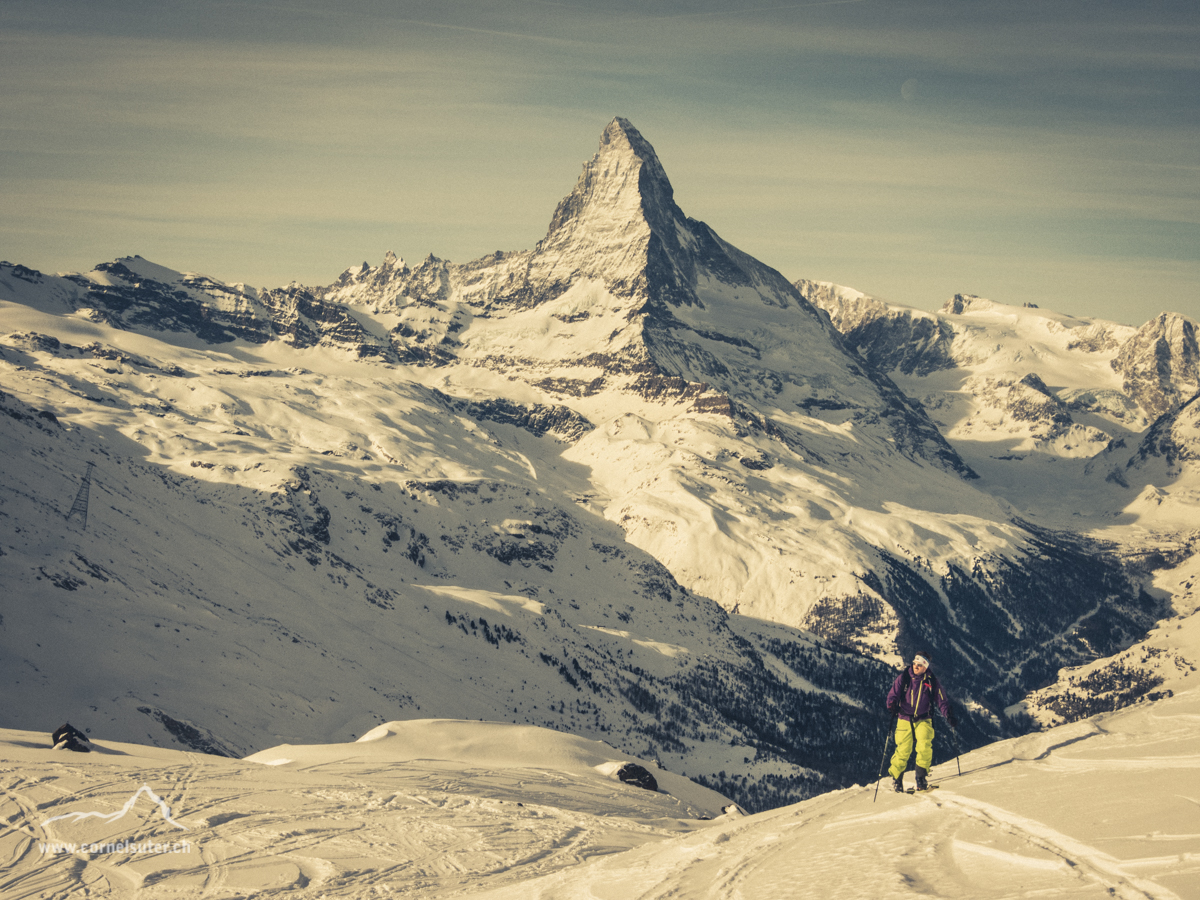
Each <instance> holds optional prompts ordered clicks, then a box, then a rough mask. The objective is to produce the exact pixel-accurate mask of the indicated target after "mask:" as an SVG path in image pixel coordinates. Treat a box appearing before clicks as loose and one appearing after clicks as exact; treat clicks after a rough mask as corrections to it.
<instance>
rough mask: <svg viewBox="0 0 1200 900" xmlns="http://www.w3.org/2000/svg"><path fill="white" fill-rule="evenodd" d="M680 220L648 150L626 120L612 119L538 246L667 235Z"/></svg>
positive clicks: (664, 175)
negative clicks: (583, 239)
mask: <svg viewBox="0 0 1200 900" xmlns="http://www.w3.org/2000/svg"><path fill="white" fill-rule="evenodd" d="M682 219H683V214H682V213H681V212H680V211H679V208H678V207H677V206H676V205H675V200H674V189H673V188H672V187H671V182H670V180H669V179H668V178H667V173H666V171H665V170H664V169H663V166H662V163H661V162H659V159H658V155H657V154H656V153H655V152H654V148H653V147H652V146H650V142H649V141H647V140H646V139H645V138H644V137H642V135H641V133H640V132H639V131H638V130H637V129H636V128H634V127H633V125H632V124H631V123H630V122H629V121H627V120H626V119H621V118H616V119H613V120H612V122H610V123H609V125H608V127H607V128H605V129H604V133H603V134H602V135H601V136H600V147H599V149H598V150H597V151H596V155H595V156H593V157H592V159H591V160H590V161H589V162H588V163H586V164H585V165H584V167H583V172H582V173H581V174H580V176H579V180H578V182H576V184H575V188H574V190H572V191H571V193H570V194H568V195H567V196H566V197H564V198H563V199H562V202H560V203H559V204H558V207H557V208H556V209H555V210H554V215H553V216H552V217H551V219H550V228H549V230H548V232H547V235H546V239H545V240H544V241H543V242H542V244H541V245H540V248H541V249H543V250H547V251H548V250H552V249H558V248H560V247H562V246H564V245H565V244H568V243H574V242H576V241H578V240H579V239H580V238H581V237H582V236H584V235H587V236H588V237H590V238H591V239H593V240H596V239H600V240H603V241H604V243H609V242H610V241H611V240H613V239H615V240H618V241H621V240H626V239H628V238H630V237H632V236H633V234H632V231H643V230H646V229H648V230H649V231H655V232H659V233H660V234H662V233H672V232H673V231H674V227H673V223H674V222H675V221H676V220H682ZM631 229H632V231H631ZM645 237H646V238H648V237H649V235H648V234H646V235H645ZM605 238H607V240H604V239H605Z"/></svg>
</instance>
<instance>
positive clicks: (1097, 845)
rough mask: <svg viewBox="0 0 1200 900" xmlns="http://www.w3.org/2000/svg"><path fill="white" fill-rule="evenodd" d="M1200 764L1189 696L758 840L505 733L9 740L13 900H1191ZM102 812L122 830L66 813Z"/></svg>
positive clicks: (743, 821) (664, 787) (539, 741)
mask: <svg viewBox="0 0 1200 900" xmlns="http://www.w3.org/2000/svg"><path fill="white" fill-rule="evenodd" d="M938 740H939V744H940V745H941V747H942V748H943V749H945V747H946V745H947V744H949V743H950V742H949V740H948V735H941V736H940V737H939V739H938ZM1198 747H1200V691H1197V690H1189V691H1187V692H1186V693H1181V694H1178V695H1176V696H1175V697H1172V698H1170V699H1167V700H1162V701H1159V702H1156V703H1153V704H1141V705H1139V706H1137V707H1135V708H1131V709H1127V710H1122V711H1120V712H1117V713H1112V714H1107V715H1103V716H1098V717H1095V718H1093V719H1089V720H1086V721H1081V722H1076V723H1073V724H1071V725H1066V726H1061V727H1058V728H1055V729H1052V730H1050V731H1047V732H1044V733H1040V734H1034V735H1029V736H1026V737H1022V738H1017V739H1013V740H1008V741H1003V742H999V743H995V744H992V745H990V746H988V747H985V748H983V749H980V750H976V751H974V752H972V753H969V754H966V755H964V756H962V757H961V759H959V760H957V761H954V760H950V761H947V762H944V763H942V764H941V765H938V766H936V767H935V769H934V771H933V781H934V782H935V783H936V784H938V786H939V790H937V791H935V792H934V793H932V794H928V795H918V796H909V795H897V794H895V793H892V792H890V791H889V790H887V788H886V785H885V786H884V788H883V789H881V790H880V791H879V792H878V795H877V796H876V792H875V788H874V786H873V784H866V785H859V786H855V787H852V788H847V789H845V790H839V791H834V792H832V793H829V794H826V795H823V796H821V797H817V798H814V799H812V800H808V801H805V802H803V803H800V804H797V805H795V806H789V807H785V808H781V809H777V810H773V811H770V812H766V813H760V814H757V815H753V816H744V815H740V814H739V812H738V811H737V810H736V808H733V809H731V810H730V811H729V812H727V813H725V814H722V807H723V806H724V805H725V801H724V799H723V798H721V797H720V796H719V795H716V794H713V793H712V792H709V791H706V790H705V789H703V788H699V787H697V786H695V785H692V784H690V783H688V782H687V781H686V780H685V779H682V778H679V777H677V776H675V777H672V776H670V775H669V774H665V773H659V774H660V776H661V779H660V791H665V793H652V792H650V791H646V790H643V789H640V788H636V787H633V786H630V785H626V784H622V783H620V782H618V781H616V780H615V779H614V777H613V775H612V773H613V772H614V771H615V769H616V768H617V767H618V766H619V765H621V764H622V763H624V762H626V761H629V757H626V756H623V755H622V754H620V753H617V752H615V751H613V750H612V748H609V747H607V746H606V745H604V744H601V743H598V742H593V741H585V740H582V739H579V738H575V737H571V736H567V735H562V734H558V733H555V732H550V731H547V730H545V729H533V728H525V727H518V726H509V725H501V724H496V723H480V722H450V721H417V722H406V723H389V724H388V725H385V726H381V727H380V728H378V729H376V730H375V731H373V732H371V733H369V734H367V735H364V737H363V738H362V739H361V740H360V741H359V742H356V743H351V744H335V745H325V746H286V745H285V746H281V747H277V748H273V749H271V750H267V751H263V752H260V753H258V754H256V755H255V756H253V757H251V758H249V759H246V760H230V759H219V758H214V757H210V756H202V755H198V754H194V753H183V752H179V751H169V750H156V749H153V748H148V747H141V746H136V745H130V744H111V743H107V742H104V741H99V742H97V750H96V751H94V752H92V753H90V754H76V753H70V752H68V751H58V752H54V751H51V750H50V749H49V748H48V740H47V737H46V736H45V735H43V734H38V733H32V732H21V731H11V730H6V731H0V778H2V779H3V788H4V796H3V799H2V800H0V814H2V815H3V816H4V820H5V822H6V824H7V829H6V831H5V832H4V834H3V836H2V837H0V860H2V868H0V892H2V893H3V896H4V897H5V898H6V900H25V898H35V897H48V896H63V897H67V896H76V895H79V896H83V895H85V894H86V896H90V897H130V898H132V897H150V898H167V897H171V898H181V900H183V898H193V897H194V898H231V900H232V898H235V897H236V898H240V897H249V896H272V897H281V898H297V900H298V898H313V900H315V898H321V897H327V898H337V897H354V898H360V897H368V896H370V897H376V896H398V895H403V896H419V897H429V898H443V897H465V896H470V897H489V898H497V900H499V898H514V900H517V898H519V900H536V898H545V900H596V898H622V900H637V898H646V900H650V898H663V897H674V898H679V900H692V898H697V900H698V898H712V900H728V898H738V897H744V898H763V897H771V898H789V897H796V898H802V897H829V898H834V897H854V898H859V897H888V898H898V897H928V896H946V897H955V898H962V900H974V898H980V900H982V898H1018V897H1079V898H1087V897H1096V898H1109V897H1120V898H1129V900H1132V898H1151V900H1172V898H1184V900H1187V898H1198V897H1200V829H1198V828H1197V827H1196V822H1197V820H1198V818H1197V816H1198V813H1197V809H1198V807H1200V788H1198V785H1200V777H1198V776H1200V750H1198V749H1197V748H1198ZM960 768H961V776H960V775H959V771H960ZM144 788H148V789H149V791H148V792H143V796H142V799H140V800H139V801H138V802H136V803H135V804H134V806H133V808H132V809H131V811H130V812H129V813H127V814H126V815H124V816H123V817H120V818H112V814H114V813H118V812H119V811H120V810H121V809H122V808H123V807H124V806H125V805H126V804H127V803H128V802H129V801H130V799H131V798H133V797H134V796H135V795H136V794H137V792H139V791H140V790H143V789H144ZM150 792H152V793H153V795H154V797H157V798H159V799H160V800H161V804H156V803H154V802H151V799H150V798H149V793H150ZM167 810H169V815H170V819H169V820H168V819H167V817H166V813H167ZM90 812H99V813H103V814H107V815H109V816H110V818H109V819H99V818H90V819H84V818H80V817H73V818H72V817H70V815H69V814H70V813H90ZM702 816H711V817H712V818H709V819H705V818H701V817H702ZM62 817H65V818H62ZM50 819H56V820H57V821H54V822H51V823H50V824H49V825H47V824H46V822H47V821H48V820H50ZM85 844H86V845H87V846H83V845H85ZM93 845H94V846H93Z"/></svg>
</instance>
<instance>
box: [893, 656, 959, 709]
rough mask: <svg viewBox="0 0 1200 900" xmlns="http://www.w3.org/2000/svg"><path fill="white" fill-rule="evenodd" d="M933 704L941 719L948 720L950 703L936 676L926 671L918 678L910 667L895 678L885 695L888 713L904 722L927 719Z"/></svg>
mask: <svg viewBox="0 0 1200 900" xmlns="http://www.w3.org/2000/svg"><path fill="white" fill-rule="evenodd" d="M934 704H937V708H938V712H940V713H941V714H942V717H943V718H944V719H946V720H949V719H950V701H949V699H947V697H946V692H945V691H943V690H942V685H941V683H940V682H939V681H938V680H937V676H936V675H934V674H933V673H932V672H929V671H928V670H927V671H926V672H925V674H924V675H922V676H921V677H919V678H918V677H917V676H916V674H915V673H914V672H913V670H912V668H911V667H910V668H908V669H905V670H904V671H903V672H901V673H900V674H899V675H898V676H897V677H896V681H895V683H894V684H893V685H892V689H891V690H890V691H888V695H887V708H888V712H894V713H896V714H898V715H899V717H900V718H901V719H904V720H905V721H906V722H911V721H913V720H915V719H927V718H929V716H930V714H931V713H932V712H933V706H934Z"/></svg>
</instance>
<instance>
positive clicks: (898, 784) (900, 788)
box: [892, 772, 904, 794]
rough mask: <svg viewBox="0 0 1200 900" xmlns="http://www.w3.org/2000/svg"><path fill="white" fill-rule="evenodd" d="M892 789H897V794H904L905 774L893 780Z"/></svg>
mask: <svg viewBox="0 0 1200 900" xmlns="http://www.w3.org/2000/svg"><path fill="white" fill-rule="evenodd" d="M892 787H893V788H894V789H895V791H896V793H897V794H903V793H904V773H903V772H901V773H900V775H899V776H898V777H896V778H893V779H892Z"/></svg>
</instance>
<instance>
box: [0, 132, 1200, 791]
mask: <svg viewBox="0 0 1200 900" xmlns="http://www.w3.org/2000/svg"><path fill="white" fill-rule="evenodd" d="M0 316H2V318H0V321H2V322H3V323H4V328H3V329H0V331H2V334H0V378H2V380H0V391H2V392H0V412H3V413H4V417H3V419H0V421H3V422H4V423H6V424H5V426H4V428H3V429H0V441H3V451H4V454H5V459H6V460H7V461H8V462H7V463H6V465H5V466H4V468H3V471H2V473H0V498H2V500H3V502H2V503H0V529H2V530H0V553H2V554H3V560H4V564H3V567H2V568H0V579H2V580H3V588H4V591H5V596H7V597H9V598H17V597H19V598H21V602H19V603H11V602H10V603H9V605H8V606H7V607H6V608H5V610H4V612H3V617H4V618H3V621H2V622H0V645H2V647H3V654H4V658H5V659H7V660H10V661H12V662H13V666H11V667H10V669H9V671H10V672H12V675H11V677H10V680H9V683H8V685H7V686H8V687H9V691H8V697H9V702H8V704H7V706H6V709H7V713H6V714H7V715H8V716H9V717H10V719H11V720H12V721H10V722H6V723H4V724H9V725H12V726H14V727H23V728H30V727H32V728H40V727H46V728H47V729H52V728H54V727H56V726H57V725H59V724H61V721H55V720H64V721H65V720H69V721H71V722H72V723H75V724H81V722H84V721H90V722H91V723H93V724H92V727H93V729H94V730H96V731H99V732H102V733H104V734H105V736H108V737H113V738H118V739H130V740H133V739H138V740H149V741H151V742H158V743H162V744H165V745H170V744H183V745H185V746H189V747H192V748H195V749H200V750H205V751H208V752H225V753H230V754H235V755H241V754H244V753H248V752H251V751H252V750H254V749H261V748H263V747H267V746H273V745H276V744H279V743H280V742H287V741H291V742H296V743H313V742H324V741H334V740H347V739H350V738H352V737H357V736H359V735H361V734H362V733H364V732H366V731H368V730H369V729H370V728H373V727H374V726H375V725H377V724H378V723H379V722H388V721H394V720H402V719H418V718H483V719H488V720H496V721H506V722H514V723H520V724H525V723H528V724H535V725H539V726H545V727H552V728H557V729H560V730H564V731H570V732H573V733H576V734H580V735H583V736H586V737H592V738H598V739H601V740H604V741H607V742H609V743H610V744H612V745H614V746H617V747H620V748H624V749H625V750H626V751H627V752H630V753H636V754H639V755H641V756H642V757H643V758H646V759H655V758H657V759H658V760H659V762H660V763H661V764H662V765H663V766H665V767H666V768H668V769H670V770H671V771H675V772H681V773H684V774H687V775H688V776H689V777H693V778H696V779H698V780H701V781H703V782H705V783H707V784H709V785H711V786H714V787H717V788H718V789H720V790H722V791H723V792H725V793H726V794H728V795H729V796H731V797H734V798H735V799H737V800H738V801H739V802H740V803H742V804H743V805H745V806H746V807H747V808H750V809H761V808H765V807H768V806H772V805H777V804H779V803H782V802H787V801H789V800H792V799H797V798H799V797H803V796H807V795H810V794H812V793H815V792H818V791H820V790H824V789H827V788H829V787H833V786H838V785H844V784H849V783H853V782H854V781H856V780H857V781H861V780H864V779H866V778H868V777H873V775H874V770H875V767H876V766H877V764H878V760H877V758H876V754H877V745H878V743H879V739H880V738H881V737H882V732H881V728H882V726H883V723H882V721H881V719H880V716H879V707H880V705H881V700H882V696H883V694H884V693H885V692H886V689H887V686H888V684H889V683H890V680H891V678H892V677H893V674H894V671H895V666H896V665H898V664H899V663H900V662H901V660H902V659H903V658H905V657H906V656H907V655H908V654H909V653H911V652H912V651H913V650H914V649H916V648H917V647H918V646H920V647H925V648H929V649H930V650H931V651H932V652H933V654H934V656H935V666H936V668H937V670H938V672H939V673H940V674H941V675H942V677H943V679H944V681H945V682H946V683H947V685H948V686H950V688H951V690H952V693H954V694H955V696H956V703H957V706H958V708H959V710H960V718H962V720H963V725H962V728H961V732H962V738H963V741H964V743H965V744H978V743H983V742H986V741H988V740H991V739H993V738H995V737H998V736H1002V735H1006V734H1012V733H1016V732H1019V731H1021V730H1022V729H1027V728H1030V727H1034V724H1035V722H1034V720H1035V718H1036V712H1037V710H1036V709H1034V707H1033V706H1030V705H1029V704H1028V703H1025V701H1026V698H1028V697H1030V696H1031V692H1033V691H1035V690H1037V689H1045V688H1046V687H1047V686H1048V685H1051V684H1053V683H1054V682H1055V680H1056V678H1057V677H1058V673H1059V671H1060V670H1061V669H1062V668H1063V667H1064V666H1075V665H1082V664H1092V663H1094V662H1095V661H1096V660H1098V659H1104V658H1107V657H1109V656H1110V655H1112V654H1115V653H1119V652H1124V651H1126V650H1127V649H1128V648H1129V647H1131V646H1134V645H1136V644H1137V642H1139V641H1141V640H1142V639H1143V638H1145V636H1146V635H1147V633H1148V632H1149V631H1150V630H1151V629H1152V628H1153V627H1154V626H1155V625H1156V624H1157V623H1159V622H1160V621H1161V620H1162V619H1164V617H1167V616H1170V615H1172V614H1178V613H1180V612H1182V611H1186V610H1188V609H1189V608H1190V607H1189V606H1188V604H1189V603H1190V602H1191V601H1190V600H1189V598H1190V596H1191V594H1190V590H1191V583H1192V582H1191V580H1190V579H1191V574H1190V573H1191V572H1192V571H1193V568H1194V563H1193V562H1192V559H1193V557H1192V548H1193V546H1194V543H1195V533H1194V531H1189V527H1191V526H1187V525H1185V524H1182V523H1184V522H1187V521H1191V522H1194V521H1195V519H1194V518H1192V519H1190V520H1189V518H1188V516H1189V515H1190V514H1191V513H1193V512H1194V510H1195V503H1196V501H1197V494H1196V491H1195V489H1194V484H1195V479H1196V469H1195V460H1196V458H1197V456H1196V454H1195V453H1193V449H1194V448H1192V443H1193V442H1194V438H1195V435H1194V434H1193V433H1192V432H1193V431H1194V428H1193V426H1194V424H1195V423H1194V418H1195V416H1194V415H1193V413H1192V410H1194V408H1195V403H1194V401H1190V400H1189V397H1190V394H1189V391H1190V392H1191V394H1194V393H1195V386H1196V378H1195V365H1196V361H1195V336H1194V326H1193V324H1192V323H1190V322H1189V321H1188V320H1185V319H1182V318H1181V317H1167V318H1164V319H1161V320H1159V321H1158V323H1157V324H1155V323H1152V326H1153V327H1151V326H1147V327H1146V328H1143V329H1141V330H1138V329H1134V328H1131V327H1128V326H1120V325H1115V324H1113V323H1103V322H1099V321H1092V320H1076V319H1071V318H1070V317H1066V316H1060V315H1057V314H1053V313H1049V312H1042V311H1039V310H1033V309H1024V308H1022V309H1021V310H1020V311H1017V310H1016V309H1015V308H1014V307H1007V306H1004V305H1003V304H997V303H993V302H991V301H987V300H984V299H982V298H977V297H970V296H969V295H959V296H958V297H956V298H954V299H953V300H952V301H951V302H950V303H948V304H947V306H946V307H945V308H943V310H942V311H941V312H939V313H925V312H920V311H916V310H905V309H902V308H898V307H894V306H891V305H889V304H887V303H886V302H884V301H882V300H877V299H875V298H870V297H866V296H864V295H862V294H859V293H858V292H855V291H852V290H850V289H848V288H842V287H839V286H837V285H831V284H818V283H815V282H810V281H803V280H801V281H798V282H795V283H791V282H789V281H788V280H787V279H786V278H785V277H784V276H783V275H782V274H781V273H779V272H777V271H775V270H774V269H772V268H771V267H770V266H768V265H766V264H764V263H762V262H760V261H758V260H755V259H753V258H752V257H750V256H748V255H747V254H745V253H743V252H741V251H739V250H738V249H737V248H735V247H733V246H731V245H730V244H728V243H727V242H725V241H724V240H722V239H721V238H720V236H719V235H718V234H717V233H716V232H715V231H714V230H713V229H712V228H711V227H709V226H708V225H706V224H705V223H703V222H699V221H697V220H694V219H691V218H688V217H687V216H686V215H685V214H684V213H683V211H681V210H680V209H679V207H678V206H677V205H676V203H675V200H674V191H673V189H672V186H671V183H670V181H669V179H668V177H667V174H666V170H665V167H664V166H663V164H662V162H661V161H660V160H659V158H658V156H657V154H656V153H655V151H654V149H653V148H652V147H651V145H650V143H649V142H648V141H647V140H646V139H645V138H644V137H643V136H642V135H641V134H640V133H639V132H638V131H637V129H636V128H634V126H633V125H632V124H631V123H629V122H628V121H626V120H624V119H620V118H618V119H614V120H613V121H612V122H611V123H609V125H608V126H607V128H605V130H604V132H603V134H602V135H601V139H600V144H599V149H598V150H597V153H596V155H595V156H594V157H593V158H592V159H591V160H590V161H588V162H587V163H585V164H584V167H583V171H582V173H581V175H580V177H579V180H578V181H577V183H576V184H575V186H574V188H573V189H572V190H571V191H570V192H569V193H568V194H567V195H566V196H565V197H564V199H563V200H562V201H561V202H560V203H559V204H558V206H557V208H556V209H555V210H554V211H553V213H552V214H551V217H550V224H549V228H548V230H547V234H546V236H545V238H543V239H542V240H541V241H540V242H539V243H538V244H537V245H536V246H535V247H533V248H531V249H529V250H524V251H519V252H507V253H506V252H501V253H494V254H491V255H488V256H484V257H482V258H480V259H477V260H474V261H469V262H464V263H454V262H451V261H448V260H443V259H438V258H437V257H435V256H429V257H427V258H426V259H424V260H422V261H421V262H420V263H418V264H416V265H412V266H410V265H409V264H407V263H406V262H404V260H403V259H401V258H400V257H398V256H397V255H396V254H394V253H389V254H388V255H387V256H386V257H385V258H384V259H383V260H382V261H381V262H380V263H379V264H378V265H374V266H373V265H370V264H368V263H362V264H359V265H354V266H351V267H349V268H347V269H346V270H345V271H344V272H343V273H342V274H341V275H340V276H339V277H338V278H337V279H335V280H334V281H333V282H332V283H331V284H329V285H325V286H305V285H300V284H295V283H293V284H291V285H288V286H286V287H281V288H270V289H268V288H252V287H248V286H246V285H243V284H236V283H226V282H222V281H219V280H216V279H214V278H211V277H207V276H203V275H199V274H195V273H187V272H180V271H175V270H172V269H169V268H166V267H163V266H161V265H158V264H156V263H152V262H150V261H148V260H145V259H142V258H141V257H137V256H134V257H125V258H123V259H120V260H116V261H113V262H109V263H104V264H101V265H99V266H97V267H96V268H95V269H94V270H92V271H91V272H87V273H75V274H63V275H49V274H43V273H39V272H35V271H33V270H31V269H28V268H25V267H23V266H21V265H18V264H9V263H4V264H0ZM1189 336H1190V337H1189ZM1189 340H1190V343H1189ZM1189 354H1191V355H1189ZM1147 360H1154V361H1156V362H1155V363H1154V364H1153V365H1151V364H1150V363H1148V362H1147ZM1114 473H1116V474H1114ZM1148 492H1150V493H1148ZM1155 500H1157V502H1155ZM1146 683H1147V684H1149V681H1147V682H1146ZM1151 687H1153V688H1155V689H1158V690H1160V691H1161V690H1162V684H1161V683H1158V684H1156V685H1152V686H1151ZM1150 690H1151V688H1150V687H1148V688H1147V689H1146V691H1150ZM1145 693H1146V692H1143V694H1145ZM1138 696H1139V695H1137V694H1136V692H1135V694H1134V695H1129V694H1122V700H1121V701H1120V702H1122V703H1125V702H1135V701H1136V700H1137V699H1138ZM1114 702H1115V701H1114ZM1023 703H1025V705H1024V706H1022V705H1021V704H1023ZM1031 710H1033V711H1032V712H1031ZM43 720H44V721H43Z"/></svg>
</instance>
